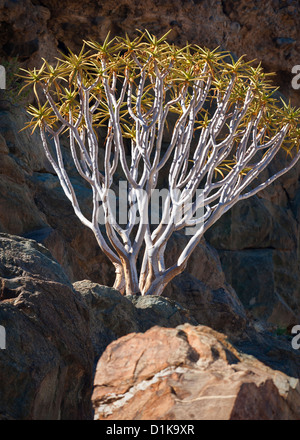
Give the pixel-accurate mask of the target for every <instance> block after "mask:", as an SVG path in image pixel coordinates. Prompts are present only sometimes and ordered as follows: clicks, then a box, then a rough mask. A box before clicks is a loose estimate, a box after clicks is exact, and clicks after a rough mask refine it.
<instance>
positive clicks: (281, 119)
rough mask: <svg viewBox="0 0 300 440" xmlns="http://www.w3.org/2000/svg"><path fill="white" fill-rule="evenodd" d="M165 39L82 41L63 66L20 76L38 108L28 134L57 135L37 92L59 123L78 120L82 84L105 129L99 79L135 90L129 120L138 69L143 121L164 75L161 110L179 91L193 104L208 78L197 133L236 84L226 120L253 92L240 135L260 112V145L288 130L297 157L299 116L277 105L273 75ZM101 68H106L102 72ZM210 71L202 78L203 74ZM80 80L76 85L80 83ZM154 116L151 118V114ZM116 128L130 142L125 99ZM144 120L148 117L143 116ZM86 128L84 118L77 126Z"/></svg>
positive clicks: (178, 108)
mask: <svg viewBox="0 0 300 440" xmlns="http://www.w3.org/2000/svg"><path fill="white" fill-rule="evenodd" d="M167 36H168V34H166V35H164V36H163V37H161V38H157V37H155V36H154V35H151V34H150V33H149V32H147V31H145V32H144V33H141V35H140V37H138V38H135V39H134V40H130V39H129V37H128V36H126V37H125V38H120V37H117V38H113V39H112V40H110V39H109V35H108V36H107V38H106V40H105V41H104V43H103V44H100V43H97V42H94V41H85V42H84V44H83V47H82V49H81V51H80V52H79V53H78V54H75V53H73V52H72V51H69V54H68V55H67V56H63V59H57V64H56V65H55V66H52V65H50V64H49V63H48V62H47V61H46V60H44V63H43V65H42V67H41V68H40V69H33V70H28V71H25V74H26V75H25V76H24V78H25V82H26V86H28V85H31V86H33V88H34V91H35V95H36V98H37V105H36V106H33V105H30V106H29V108H28V113H29V114H30V115H31V116H32V120H31V121H30V122H29V123H28V127H30V128H32V129H33V130H35V129H36V128H37V127H38V126H41V125H42V124H48V126H50V127H52V128H55V127H56V125H57V122H58V120H57V117H56V115H55V114H54V112H53V109H52V108H51V106H50V105H49V103H48V102H45V103H43V102H42V101H41V98H40V93H39V87H41V88H43V87H46V88H47V89H49V90H50V91H51V95H52V97H53V100H54V102H55V105H56V107H57V109H58V110H59V112H60V114H61V115H62V116H63V117H66V119H68V117H69V112H71V113H72V116H73V119H74V120H76V118H77V116H78V114H79V110H80V104H79V95H80V93H81V88H80V84H82V85H83V86H85V87H89V86H90V85H92V84H93V83H95V85H94V87H93V88H92V90H91V92H90V104H91V105H92V103H93V101H95V100H96V99H99V97H101V105H100V106H99V107H98V109H97V110H96V111H95V113H94V115H93V124H94V127H97V126H101V125H103V124H105V123H106V121H107V120H108V118H109V112H108V103H107V97H106V95H105V92H104V87H103V78H105V77H106V78H108V79H109V80H110V81H113V77H114V76H115V77H116V79H117V84H116V86H117V88H118V86H120V84H121V83H122V82H123V81H124V78H125V77H126V78H128V81H130V82H132V84H133V100H132V101H133V109H132V110H133V112H136V111H137V109H136V108H135V105H134V104H135V102H136V96H137V93H138V81H139V77H140V75H141V69H140V67H141V66H143V70H144V71H145V73H146V82H145V88H144V90H143V98H142V106H141V109H140V110H141V111H142V113H143V115H144V116H145V115H147V111H149V110H150V109H151V107H152V104H153V101H154V92H153V90H154V86H155V79H156V75H157V73H158V72H159V74H164V73H165V74H166V76H165V79H164V83H165V89H164V91H163V97H164V100H165V102H168V101H170V100H171V99H174V98H176V97H177V96H178V94H179V92H180V91H181V90H182V88H183V87H185V86H188V89H187V90H188V91H187V94H186V97H185V100H186V105H188V102H189V100H190V98H191V93H190V92H191V89H192V86H193V84H194V82H195V80H197V79H202V80H203V83H204V84H205V82H206V81H207V79H208V76H209V75H212V78H213V79H212V84H211V90H210V93H209V95H208V98H207V101H208V102H207V103H206V106H204V107H203V109H202V110H201V111H200V112H199V114H198V115H197V121H196V123H195V130H197V129H201V127H203V126H206V125H207V124H208V123H209V121H210V117H211V116H210V112H209V111H207V109H208V108H213V106H214V104H215V103H216V102H217V100H219V99H221V98H222V96H223V94H224V93H225V90H226V87H227V86H228V84H229V81H230V80H231V78H232V77H234V78H235V79H234V87H233V90H232V93H231V96H230V106H229V108H228V112H229V113H230V110H231V108H233V106H234V104H235V103H241V104H242V103H243V101H244V99H245V96H246V93H247V90H248V89H249V88H251V90H252V92H253V94H254V99H253V100H252V102H251V105H250V106H249V108H248V110H247V113H246V115H245V117H244V118H243V120H242V122H241V123H240V125H239V127H238V131H239V132H241V131H242V130H243V129H244V128H245V127H246V126H247V124H248V123H249V121H250V120H252V119H253V118H254V117H255V116H256V115H257V114H258V112H259V111H260V110H262V111H263V116H262V118H261V120H260V122H259V126H258V130H260V129H261V128H262V127H267V130H266V132H265V134H264V139H263V140H264V141H266V140H268V138H271V137H272V136H273V135H274V134H275V133H276V132H278V130H280V128H281V127H282V126H283V125H284V124H285V123H287V122H288V123H289V133H288V135H287V136H286V138H285V141H284V143H283V148H285V149H286V150H287V151H288V153H290V152H291V150H293V149H294V148H296V149H297V150H298V144H299V135H300V130H299V127H298V124H299V116H300V110H299V109H295V108H292V107H291V105H288V104H285V103H283V102H280V101H278V100H276V99H275V98H274V92H275V91H276V90H277V89H275V88H274V87H273V86H272V83H271V76H272V74H270V73H265V72H264V71H263V69H262V67H261V65H258V66H255V65H254V62H246V61H245V60H244V57H241V58H239V59H238V60H237V61H235V60H234V59H233V57H232V56H231V55H230V54H229V53H227V52H221V51H219V50H217V49H216V50H209V49H206V48H201V47H199V46H197V45H189V44H188V45H186V46H185V47H183V48H179V47H176V46H175V45H173V44H169V43H168V41H167ZM102 60H105V69H103V63H102ZM205 64H207V67H208V68H207V70H206V71H205V73H204V72H203V68H204V66H205ZM79 75H80V81H79V83H78V81H77V79H78V76H79ZM170 111H171V112H174V113H181V112H182V106H180V105H179V104H178V103H177V104H174V105H173V106H172V107H171V108H170ZM150 113H151V112H150ZM120 114H121V125H122V130H123V135H124V136H125V137H134V136H135V129H134V123H133V120H132V118H131V117H130V115H129V114H128V108H127V105H126V97H125V99H124V103H123V104H122V107H121V112H120ZM145 117H146V118H147V116H145ZM81 124H82V125H85V121H84V118H83V119H82V122H81ZM232 160H233V162H232V161H230V160H229V161H228V162H227V163H224V167H223V168H222V167H221V168H220V172H222V169H223V171H226V169H227V168H229V169H230V168H231V166H232V165H233V164H234V158H233V159H232Z"/></svg>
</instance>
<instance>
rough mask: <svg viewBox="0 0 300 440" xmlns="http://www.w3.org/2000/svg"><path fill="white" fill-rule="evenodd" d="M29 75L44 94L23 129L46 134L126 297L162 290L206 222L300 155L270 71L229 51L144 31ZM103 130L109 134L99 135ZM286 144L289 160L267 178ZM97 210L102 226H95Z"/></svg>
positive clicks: (50, 154)
mask: <svg viewBox="0 0 300 440" xmlns="http://www.w3.org/2000/svg"><path fill="white" fill-rule="evenodd" d="M26 81H27V85H28V84H33V87H34V91H35V95H36V99H37V106H36V107H33V106H32V105H30V106H29V108H28V112H29V113H30V115H32V119H31V121H30V123H28V127H32V128H33V130H35V129H36V128H38V129H39V130H40V135H41V139H42V143H43V146H44V149H45V153H46V156H47V158H48V159H49V161H50V163H51V165H52V167H53V169H54V171H55V172H56V174H57V176H58V178H59V181H60V183H61V186H62V188H63V190H64V193H65V195H66V196H67V198H68V199H69V200H70V202H71V203H72V205H73V208H74V211H75V213H76V215H77V216H78V218H79V219H80V220H81V222H82V223H83V224H84V225H85V226H87V227H89V228H90V229H91V230H92V231H93V233H94V234H95V237H96V240H97V242H98V244H99V246H100V248H101V250H102V251H103V252H104V253H105V254H106V255H107V257H108V258H109V259H110V261H111V263H112V264H113V265H114V267H115V272H116V280H115V284H114V287H115V288H117V289H119V290H120V291H121V292H122V293H125V294H137V293H139V292H140V293H141V294H142V295H149V294H154V295H159V294H161V293H162V291H163V289H164V287H165V286H166V284H167V283H169V282H170V280H172V279H173V278H174V277H175V276H176V275H178V274H179V273H181V272H182V271H183V270H184V269H185V267H186V265H187V261H188V259H189V257H190V255H191V253H192V252H193V250H194V249H195V247H196V246H197V244H198V243H199V241H200V240H201V238H202V236H203V234H204V233H205V231H206V230H207V229H208V228H209V227H211V226H212V225H213V224H214V223H215V222H216V221H217V220H218V219H219V218H220V217H221V216H222V215H223V214H224V213H225V212H226V211H228V210H229V209H230V208H231V207H232V206H233V205H234V204H235V203H237V202H238V201H240V200H244V199H246V198H248V197H251V196H253V195H255V194H256V193H257V192H258V191H260V190H262V189H264V188H266V187H267V186H268V185H270V184H271V183H272V182H273V181H274V180H275V179H277V178H278V177H280V176H281V175H283V174H284V173H285V172H287V171H288V170H289V169H290V168H291V167H293V165H294V164H295V163H296V161H297V160H298V159H299V157H300V152H299V144H298V142H299V128H298V122H299V110H295V109H293V108H292V107H291V106H290V105H286V104H284V103H283V102H277V101H276V100H275V98H274V91H275V90H274V88H273V87H272V86H271V83H270V78H269V74H266V73H264V72H263V70H262V68H261V67H260V66H258V67H254V65H253V63H247V62H245V61H244V60H243V58H240V59H238V60H237V61H234V60H233V59H232V57H231V56H230V54H228V53H223V52H219V51H217V50H215V51H210V50H207V49H202V48H200V47H198V46H191V45H187V46H186V47H184V48H178V47H175V46H174V45H170V44H169V43H168V42H167V35H165V36H164V37H162V38H161V39H157V38H156V37H155V36H153V35H150V34H149V33H148V32H147V31H146V32H145V33H144V34H142V35H141V36H140V37H139V38H136V39H135V40H133V41H131V40H130V39H129V38H128V37H126V38H116V39H113V40H112V41H109V39H108V38H107V39H106V41H105V42H104V43H103V44H98V43H95V42H85V43H84V46H83V48H82V50H81V52H80V53H79V54H78V55H76V54H74V53H72V52H71V51H70V52H69V54H68V55H67V56H64V59H62V60H60V59H59V60H58V61H57V64H56V65H55V66H51V65H49V63H47V61H44V64H43V66H42V67H41V68H40V70H36V69H34V70H32V71H26ZM40 91H42V92H43V95H42V96H41V93H40ZM103 127H104V128H105V130H106V133H105V136H103V135H102V136H101V134H99V133H101V131H102V132H103ZM99 129H101V130H100V131H99ZM166 133H167V134H168V143H167V145H166V142H165V141H164V139H165V138H166ZM62 136H67V137H68V142H69V147H70V152H71V156H72V159H73V161H74V165H75V167H76V169H77V172H78V173H79V175H80V176H81V178H82V179H84V181H85V182H86V184H87V185H89V186H90V188H91V197H92V201H93V210H92V213H91V216H90V217H88V216H86V215H84V214H83V212H82V209H81V207H80V205H79V202H78V199H77V196H76V191H75V188H74V186H73V185H72V183H71V180H70V178H69V176H68V174H67V171H66V167H65V163H64V157H63V154H62V149H61V143H60V142H61V137H62ZM50 138H52V139H53V143H54V148H52V149H51V148H50V147H49V143H48V142H49V139H50ZM282 148H283V149H285V150H286V151H287V154H288V155H289V156H290V161H289V165H288V166H286V167H285V168H283V169H281V170H279V171H278V172H276V174H274V175H272V176H270V177H269V178H268V179H267V180H265V181H263V182H260V181H259V179H258V177H259V175H260V173H261V172H262V171H263V170H265V168H266V167H267V166H268V165H269V164H270V162H271V161H272V159H273V158H274V156H275V155H276V153H278V151H279V150H280V149H282ZM101 151H102V153H103V151H104V153H103V154H102V155H101V154H100V152H101ZM120 170H121V172H122V174H123V179H125V180H126V182H127V183H128V188H127V191H126V193H125V198H126V199H127V200H126V201H127V202H128V206H129V207H130V209H129V215H128V219H127V222H126V224H124V225H122V224H121V223H120V222H118V221H117V220H118V219H117V215H116V213H115V212H114V210H113V207H112V203H111V199H110V197H109V193H110V191H111V189H112V188H113V185H114V184H115V183H116V179H120ZM160 172H163V175H164V176H165V181H167V186H168V188H167V190H168V191H167V196H166V198H165V200H164V205H163V209H162V210H161V215H160V219H159V222H158V224H156V225H155V226H154V225H152V224H151V222H150V220H149V212H150V201H151V198H152V197H153V194H154V190H155V189H156V188H157V185H158V183H159V182H160V180H159V175H160ZM123 202H124V200H123ZM186 206H188V208H187V209H186ZM100 208H101V209H102V210H103V213H104V214H103V215H104V224H105V228H103V227H100V225H99V209H100ZM138 218H139V222H137V219H138ZM192 226H194V227H195V226H197V227H196V228H195V229H194V233H193V234H192V235H191V237H190V238H189V241H188V242H187V244H186V246H185V248H184V249H183V250H182V251H181V253H180V255H178V256H176V260H175V262H174V264H173V265H171V266H170V267H165V264H164V261H165V259H164V255H165V249H166V244H167V242H168V240H169V239H170V237H171V236H172V234H173V233H174V232H175V231H179V230H181V229H184V228H187V227H192ZM103 229H104V230H103Z"/></svg>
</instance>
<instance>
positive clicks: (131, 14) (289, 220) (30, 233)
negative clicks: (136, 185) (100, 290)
mask: <svg viewBox="0 0 300 440" xmlns="http://www.w3.org/2000/svg"><path fill="white" fill-rule="evenodd" d="M66 10H67V11H68V13H67V14H66ZM299 22H300V15H299V8H298V3H297V2H296V0H288V1H285V0H267V1H265V2H264V6H263V13H262V6H261V2H259V1H258V0H250V1H249V0H241V1H239V2H235V1H233V0H222V1H220V0H213V1H208V0H202V1H199V0H174V1H172V2H165V1H161V0H145V2H143V5H142V6H141V4H140V2H138V1H137V0H118V1H116V0H112V1H109V2H95V1H85V2H84V4H83V3H78V2H75V1H74V0H67V1H65V2H57V1H56V0H49V1H48V0H47V1H45V0H35V1H31V0H24V1H23V2H16V1H14V0H7V1H5V2H2V3H1V5H0V36H1V38H0V56H1V57H3V58H4V59H7V60H11V59H12V57H15V56H19V61H20V62H21V63H22V65H23V66H25V67H34V66H35V67H37V66H39V64H40V63H41V57H46V58H47V59H48V60H49V61H53V60H54V58H55V57H56V56H57V49H59V50H60V51H62V52H66V51H67V47H70V48H71V49H72V50H74V51H77V50H78V49H79V47H80V46H81V44H82V40H83V39H94V40H103V38H104V37H105V36H106V34H107V32H108V31H110V32H111V35H112V36H114V35H124V33H125V32H127V33H128V34H129V35H130V36H131V37H132V36H134V35H136V29H137V28H140V29H144V28H147V29H149V31H151V32H154V33H156V34H162V33H164V32H167V31H168V30H169V29H171V30H172V32H171V33H170V35H169V40H170V42H174V43H177V44H179V45H183V44H185V43H186V41H187V40H188V41H190V42H191V43H197V44H199V45H200V46H201V45H203V46H207V47H209V48H215V47H216V46H220V48H221V49H224V50H229V51H231V52H232V53H233V54H234V55H236V56H241V55H243V54H247V59H249V60H251V59H253V58H257V60H258V61H262V65H263V67H264V68H265V69H266V70H267V71H271V70H272V71H275V72H276V77H275V78H274V83H276V85H279V86H280V87H281V91H282V92H283V93H284V95H285V97H286V98H291V100H292V103H293V104H294V105H300V94H299V90H295V89H294V88H293V87H292V86H291V80H292V73H291V69H292V67H293V66H294V65H298V64H299V59H300V58H299V52H300V46H299V36H298V34H297V29H298V28H299ZM195 23H196V25H195ZM0 101H1V100H0ZM0 110H1V111H0V230H1V231H2V232H7V233H11V234H18V235H23V236H26V237H28V238H33V239H35V240H37V241H39V242H40V243H42V244H43V245H45V246H46V247H47V248H48V249H49V250H50V251H51V253H52V255H53V256H54V258H56V259H57V261H58V262H59V263H60V264H61V265H62V267H63V268H64V270H65V272H66V273H67V275H68V277H69V278H70V280H71V281H72V282H73V281H78V280H82V279H91V280H92V281H93V282H97V283H100V284H104V285H112V281H113V276H114V275H113V270H112V267H111V265H110V264H109V262H108V261H107V259H106V257H105V256H104V255H102V253H101V252H100V250H99V248H98V246H97V244H96V241H95V239H94V237H93V235H92V233H91V232H90V231H89V230H87V229H86V228H84V227H83V226H82V225H81V224H80V222H79V221H78V220H77V218H76V217H75V215H74V213H73V210H72V208H71V206H70V205H69V203H68V201H67V200H66V198H65V197H64V195H63V193H62V191H61V189H60V185H59V183H58V181H57V178H56V177H55V176H54V174H53V170H52V169H51V168H50V167H49V165H48V163H47V161H46V160H45V157H44V153H43V150H42V147H41V143H40V140H39V137H38V135H37V134H34V135H33V136H32V137H31V136H30V135H29V133H28V132H26V131H22V132H20V130H21V129H22V128H23V126H24V123H25V121H26V120H27V119H28V118H27V117H26V116H25V115H24V111H22V110H21V109H18V108H15V107H14V106H10V105H9V104H8V103H7V102H6V101H5V100H4V101H1V102H0ZM64 153H65V155H66V157H68V152H67V149H65V150H64ZM285 161H286V157H284V156H281V157H279V158H278V161H277V162H276V163H275V168H276V166H277V167H282V164H283V163H284V162H285ZM66 162H67V163H68V160H67V161H66ZM68 166H69V169H68V171H70V173H71V177H72V181H73V182H74V184H75V185H76V189H77V191H78V194H79V199H80V201H81V202H82V204H83V205H85V206H86V207H87V209H88V208H89V203H90V198H89V193H88V191H87V190H86V188H85V187H84V186H83V185H82V182H80V180H79V179H78V177H77V176H76V174H74V173H73V171H72V169H71V167H70V163H68ZM270 169H272V167H271V168H270ZM277 169H278V168H277ZM266 173H267V171H266ZM299 175H300V164H298V166H297V167H295V169H294V170H292V171H290V172H289V173H288V175H285V176H283V177H282V178H281V179H280V180H279V181H278V182H276V183H274V184H273V185H272V186H271V187H270V188H268V190H267V191H264V192H263V193H261V195H260V196H259V197H255V198H253V199H250V200H248V201H244V202H241V203H240V204H239V205H236V207H234V208H233V209H232V210H231V211H229V212H228V213H227V214H226V216H225V217H224V218H221V219H220V220H219V221H218V223H217V224H216V225H215V226H214V227H213V228H212V229H211V230H210V231H208V233H207V235H206V239H207V241H208V242H209V243H210V244H211V245H212V246H214V248H216V249H217V250H218V253H219V255H220V259H221V263H222V268H221V269H220V270H219V268H220V266H219V261H218V259H217V258H214V257H213V256H212V253H211V252H210V250H209V251H208V254H207V252H206V251H205V252H204V253H202V256H204V262H205V263H204V262H203V260H201V265H200V264H199V262H200V259H198V258H193V259H192V260H191V263H190V264H189V267H188V273H189V274H190V275H191V277H188V276H187V275H186V274H185V275H183V276H181V277H179V278H178V279H177V280H176V281H175V282H174V283H172V285H170V286H169V287H168V288H167V290H166V292H165V295H166V296H168V297H170V298H173V299H175V300H176V301H179V302H180V301H184V298H186V297H189V303H191V304H194V303H195V302H197V301H198V300H199V295H200V294H201V295H202V298H203V302H207V301H213V302H214V304H215V305H216V308H217V309H218V308H219V309H218V310H219V311H221V307H223V308H224V313H225V314H226V316H227V317H229V319H228V322H229V321H230V322H231V324H228V325H229V327H230V328H231V329H233V328H237V327H238V326H240V325H241V326H242V327H243V325H244V324H243V320H244V315H243V311H242V308H241V305H240V302H239V300H240V301H241V303H242V305H243V306H244V308H245V309H246V310H247V311H248V312H251V313H252V314H253V316H254V317H256V318H258V319H261V320H264V321H266V322H267V323H269V324H271V325H280V326H283V327H288V326H289V325H291V324H293V323H297V322H299V319H300V290H299V286H300V267H299V237H300V234H299V224H300V223H299V200H300V199H299V194H300V188H299ZM267 176H268V174H266V177H267ZM178 241H180V242H181V244H182V239H178ZM174 246H175V248H176V246H177V247H178V246H179V245H177V244H176V243H175V245H174V243H173V244H172V245H171V249H172V247H173V248H174ZM199 249H200V248H199ZM207 249H209V248H208V247H207ZM199 252H200V251H199ZM200 254H201V252H200ZM200 254H199V253H198V254H197V255H200ZM207 255H208V256H209V258H206V257H207ZM213 261H215V263H213ZM201 267H205V270H202V269H201ZM223 271H224V273H225V276H226V278H223V280H221V278H222V276H223V275H222V274H223ZM177 281H178V282H177ZM210 281H212V282H213V284H214V286H211V285H209V289H208V290H207V288H206V286H207V285H208V284H209V283H210ZM203 283H204V284H203ZM217 284H218V286H217V287H216V285H217ZM179 286H181V287H180V291H179ZM230 286H232V287H233V288H234V290H235V291H236V293H237V295H238V297H239V300H237V298H236V297H235V295H234V293H233V292H232V288H231V287H230ZM183 290H184V292H185V293H184V295H183V298H182V297H181V291H183ZM202 306H203V303H199V304H198V306H197V308H198V309H199V307H202ZM232 309H234V310H235V312H234V315H235V316H237V315H239V319H238V320H237V321H232V320H231V318H230V316H231V315H230V312H225V310H232ZM236 312H237V313H236ZM222 313H223V312H222ZM222 313H220V314H219V312H218V313H217V314H219V316H220V320H219V324H220V325H221V324H222V322H223V320H224V317H225V315H222ZM228 313H229V314H228ZM197 319H198V321H201V322H203V323H205V324H207V325H210V324H211V320H210V318H209V317H208V316H206V317H205V316H204V315H203V314H202V317H201V319H200V316H198V317H197ZM226 322H227V321H226ZM219 324H217V327H215V328H217V329H221V328H219V327H218V325H219ZM226 330H227V329H226Z"/></svg>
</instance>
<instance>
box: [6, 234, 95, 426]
mask: <svg viewBox="0 0 300 440" xmlns="http://www.w3.org/2000/svg"><path fill="white" fill-rule="evenodd" d="M88 320H89V313H88V309H87V308H86V306H85V304H84V302H83V301H82V299H81V297H80V295H79V294H78V293H76V291H75V290H74V289H73V288H72V285H71V283H70V282H69V281H68V279H67V277H66V275H65V273H64V271H63V270H62V269H61V267H60V266H59V265H58V264H57V262H55V261H54V260H53V259H52V256H51V254H50V253H49V251H47V250H46V249H45V248H44V247H43V246H41V245H39V244H37V243H36V242H34V241H32V240H25V239H22V238H20V237H15V236H11V235H6V234H0V323H1V325H2V326H4V328H5V330H6V349H5V350H0V390H1V391H0V395H1V398H0V419H15V420H47V419H50V420H55V419H73V420H76V419H89V418H91V416H92V411H91V405H90V395H91V385H92V367H93V349H92V344H91V340H90V337H89V327H88Z"/></svg>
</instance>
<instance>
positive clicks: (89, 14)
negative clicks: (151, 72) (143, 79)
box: [0, 0, 300, 103]
mask: <svg viewBox="0 0 300 440" xmlns="http://www.w3.org/2000/svg"><path fill="white" fill-rule="evenodd" d="M66 11H68V12H67V14H66ZM299 14H300V13H299V8H298V3H297V1H296V0H288V1H286V0H267V1H265V2H264V5H263V13H262V6H261V2H259V1H258V0H251V1H248V0H241V1H239V2H235V1H233V0H222V1H221V0H212V1H208V0H202V1H199V0H174V1H172V2H165V1H163V0H145V1H144V2H143V5H141V3H140V2H139V1H138V0H118V1H117V0H111V1H109V2H99V1H96V2H95V1H91V0H89V1H85V2H84V4H83V3H78V2H76V1H74V0H67V1H65V2H63V3H60V2H57V1H56V0H35V1H30V0H25V1H23V2H22V3H19V2H15V1H13V0H7V1H5V2H2V4H1V9H0V23H1V28H0V36H1V38H0V41H1V47H0V56H4V57H8V56H16V55H19V56H20V59H21V60H22V61H25V62H27V63H28V64H30V65H32V67H33V66H34V65H35V66H37V65H38V63H39V62H40V57H41V56H45V55H47V57H48V59H51V58H52V59H54V57H55V56H56V48H57V47H58V48H59V49H60V50H61V51H66V50H67V47H70V48H71V49H72V50H77V49H78V48H79V46H81V44H82V40H86V39H93V40H103V39H104V38H105V36H106V34H107V32H108V31H110V32H111V35H113V36H114V35H120V34H122V35H124V34H125V32H127V33H128V34H129V35H133V34H135V33H136V29H145V28H147V29H148V30H149V31H151V32H154V33H159V34H162V33H165V32H167V31H168V30H169V29H172V32H171V34H170V40H171V41H173V42H175V43H177V44H185V43H186V41H187V40H188V41H189V42H192V43H197V44H200V45H203V46H206V47H210V48H215V47H217V46H220V47H221V48H222V49H226V50H230V51H232V52H233V53H234V54H236V55H237V56H241V55H243V54H247V57H248V59H249V60H252V59H258V60H259V61H262V63H263V65H264V67H265V68H267V69H268V70H271V71H275V72H277V77H276V82H277V83H278V85H281V86H282V87H283V92H284V93H285V94H286V95H287V97H288V98H289V97H292V98H293V99H294V101H295V102H298V103H299V102H300V101H299V93H298V94H297V93H295V91H294V90H293V89H292V88H291V79H292V74H291V69H292V67H293V66H294V65H297V64H299V55H300V47H299V36H298V33H297V29H298V28H299V23H300V15H299Z"/></svg>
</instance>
